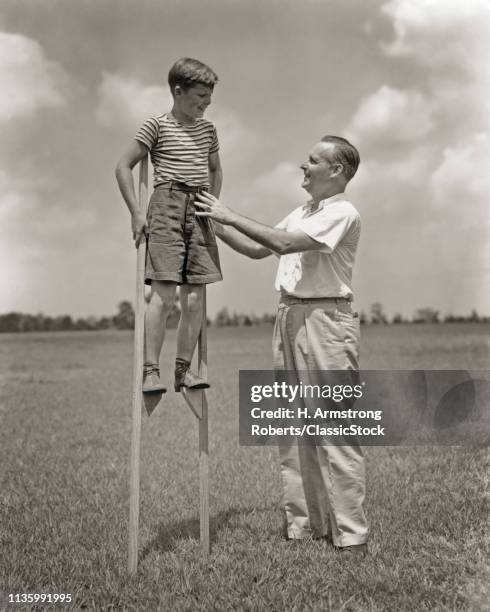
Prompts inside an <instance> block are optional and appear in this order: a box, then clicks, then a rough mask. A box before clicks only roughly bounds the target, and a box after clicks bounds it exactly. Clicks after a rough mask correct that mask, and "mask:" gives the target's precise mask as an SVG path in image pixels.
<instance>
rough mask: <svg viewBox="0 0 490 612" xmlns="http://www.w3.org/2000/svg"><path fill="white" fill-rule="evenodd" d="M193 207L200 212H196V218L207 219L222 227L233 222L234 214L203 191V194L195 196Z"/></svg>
mask: <svg viewBox="0 0 490 612" xmlns="http://www.w3.org/2000/svg"><path fill="white" fill-rule="evenodd" d="M194 205H195V206H198V207H199V208H200V209H201V210H199V211H196V215H197V216H198V217H209V218H211V219H213V220H214V221H217V222H218V223H222V224H223V225H230V224H231V223H232V222H233V218H234V215H235V213H234V212H233V211H232V210H231V208H228V207H227V206H225V205H224V204H222V203H221V202H220V201H219V200H218V199H217V198H215V197H214V196H213V195H211V194H210V193H208V192H207V191H205V192H204V193H198V194H196V199H195V200H194Z"/></svg>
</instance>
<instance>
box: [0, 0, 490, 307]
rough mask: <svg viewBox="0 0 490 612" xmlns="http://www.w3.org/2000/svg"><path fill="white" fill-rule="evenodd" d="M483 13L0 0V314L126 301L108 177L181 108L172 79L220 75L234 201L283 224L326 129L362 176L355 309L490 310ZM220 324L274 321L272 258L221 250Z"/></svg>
mask: <svg viewBox="0 0 490 612" xmlns="http://www.w3.org/2000/svg"><path fill="white" fill-rule="evenodd" d="M489 47H490V3H489V2H488V0H465V1H462V0H437V1H436V0H345V1H344V2H338V1H331V0H301V1H300V0H296V1H291V0H260V1H256V0H159V1H156V0H153V1H150V0H125V1H122V0H90V1H89V0H77V2H69V1H68V0H66V1H58V0H43V2H38V1H37V0H29V1H26V0H2V2H1V4H0V91H1V92H2V95H1V97H0V130H1V133H2V137H1V144H0V162H1V163H0V279H1V287H2V289H1V291H0V313H3V312H8V311H12V310H16V311H21V312H30V313H37V312H43V313H45V314H47V315H58V314H64V313H70V314H72V315H74V316H88V315H96V316H101V315H110V314H113V313H115V311H116V309H117V304H118V303H119V302H120V301H121V300H125V299H129V300H131V301H133V302H134V292H135V266H136V259H135V249H134V247H133V244H132V240H131V232H130V218H129V213H128V211H127V209H126V207H125V205H124V203H123V201H122V199H121V197H120V195H119V193H118V190H117V186H116V182H115V178H114V167H115V164H116V162H117V160H118V158H119V156H120V155H121V153H122V152H123V151H124V149H125V148H126V147H127V146H128V144H129V143H130V142H131V139H132V138H133V136H134V134H135V133H136V131H137V129H138V128H139V126H140V125H141V123H142V122H143V121H144V120H145V119H146V118H147V117H149V116H151V115H155V114H161V113H162V112H166V111H169V110H170V108H171V96H170V92H169V90H168V86H167V84H166V78H167V74H168V70H169V68H170V67H171V65H172V64H173V63H174V61H175V60H177V59H178V58H180V57H183V56H189V57H195V58H197V59H200V60H201V61H203V62H205V63H207V64H209V65H210V66H211V67H212V68H213V69H214V70H215V71H216V72H217V73H218V75H219V83H218V85H217V87H216V89H215V92H214V95H213V103H212V105H211V107H210V108H209V109H208V117H209V118H210V119H212V120H213V121H214V122H215V123H216V126H217V129H218V134H219V138H220V145H221V148H220V155H221V160H222V166H223V170H224V184H223V191H222V200H223V201H224V202H225V203H226V204H228V205H229V206H231V207H232V208H233V209H235V210H236V211H238V212H241V213H243V214H245V215H247V216H250V217H253V218H255V219H257V220H259V221H261V222H264V223H267V224H275V223H277V222H278V221H280V220H281V219H282V218H283V217H285V216H286V215H287V214H288V213H289V212H290V211H291V210H292V209H293V208H295V207H296V206H298V205H300V204H303V203H304V202H305V201H306V200H307V199H308V194H306V192H304V191H303V190H302V189H301V187H300V184H301V179H302V172H301V170H300V168H299V166H300V164H301V162H302V161H303V160H304V159H305V158H306V157H307V155H308V152H309V150H310V149H311V147H312V146H313V145H314V144H315V143H316V142H317V141H318V140H319V139H320V138H321V137H322V136H323V135H325V134H337V135H340V136H345V137H347V138H349V139H350V140H351V141H352V142H353V143H354V144H355V145H356V146H357V148H358V149H359V151H360V154H361V160H362V161H361V166H360V168H359V171H358V173H357V175H356V176H355V177H354V179H353V180H352V182H351V183H350V184H349V186H348V189H347V194H348V195H349V199H350V200H351V201H352V202H353V204H354V205H355V206H356V208H357V209H358V210H359V212H360V214H361V218H362V235H361V242H360V246H359V250H358V256H357V262H356V268H355V273H354V293H355V301H356V305H357V308H358V309H359V310H364V311H366V312H368V311H369V308H370V305H371V304H372V303H373V302H376V301H379V302H381V303H382V304H383V306H384V308H385V311H386V312H387V313H388V314H394V313H401V314H403V315H404V316H411V315H412V314H413V313H414V311H415V310H416V309H417V308H421V307H426V306H431V307H434V308H436V309H438V310H439V311H440V312H441V313H442V314H447V313H454V314H465V313H469V312H470V311H471V310H472V309H473V308H476V309H477V310H478V312H479V313H481V314H486V315H489V314H490V286H489V285H490V282H489V281H490V263H489V262H490V221H489V214H488V194H489V193H490V184H489V183H490V179H489V177H490V172H489V166H490V164H489V161H490V142H489V119H488V118H489V116H490V114H489V110H490V109H489V108H488V107H489V104H490V102H489V101H490V95H489V94H490V71H489V68H488V57H490V54H489V51H490V49H489ZM220 253H221V260H222V268H223V274H224V279H225V280H224V281H223V282H221V283H217V284H215V285H212V286H209V288H208V312H209V314H210V315H211V316H214V315H215V314H216V312H217V311H218V310H219V309H220V308H222V307H223V306H227V307H228V309H229V310H230V311H238V312H245V313H252V312H253V313H255V314H261V313H264V312H273V311H274V309H275V305H276V302H277V296H276V295H275V292H274V289H273V285H274V277H275V269H276V266H277V260H276V258H273V257H271V258H268V259H266V260H261V261H253V260H249V259H246V258H244V257H243V256H240V255H238V254H236V253H234V252H233V251H231V250H230V249H229V248H228V247H226V246H224V245H222V246H221V249H220Z"/></svg>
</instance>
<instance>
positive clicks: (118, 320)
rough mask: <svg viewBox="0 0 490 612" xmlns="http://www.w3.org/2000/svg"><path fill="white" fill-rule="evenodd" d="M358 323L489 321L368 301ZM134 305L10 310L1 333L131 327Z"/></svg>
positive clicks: (245, 322) (258, 320) (266, 320)
mask: <svg viewBox="0 0 490 612" xmlns="http://www.w3.org/2000/svg"><path fill="white" fill-rule="evenodd" d="M179 318H180V310H179V307H178V302H177V301H176V302H175V304H174V306H173V308H172V311H171V313H170V315H169V318H168V327H169V328H175V327H177V325H178V323H179ZM274 320H275V315H274V314H272V313H271V314H269V313H267V314H263V315H259V316H257V315H254V314H243V313H236V312H233V313H230V311H229V310H228V308H226V307H223V308H222V309H221V310H220V311H219V312H218V313H217V314H216V316H215V317H214V319H209V318H208V325H213V326H216V327H240V326H252V325H263V324H269V325H272V324H273V323H274ZM359 320H360V322H361V324H363V325H364V324H373V325H390V324H391V325H400V324H409V323H488V322H490V317H486V316H481V315H479V314H478V313H477V311H476V310H472V311H471V313H470V314H469V315H466V316H461V315H451V314H448V315H445V316H441V314H440V313H439V311H437V310H435V309H433V308H429V307H425V308H419V309H417V310H416V311H415V312H414V314H413V316H412V317H411V318H405V317H403V316H402V315H401V314H395V315H393V316H392V317H391V318H390V317H388V316H387V315H386V314H385V312H384V309H383V306H382V304H381V303H380V302H375V303H374V304H372V305H371V307H370V309H369V313H367V314H366V313H365V312H360V313H359ZM133 328H134V308H133V305H132V304H131V302H129V301H127V300H124V301H122V302H120V303H119V304H118V307H117V312H116V314H114V315H113V316H103V317H93V316H90V317H78V318H73V317H72V316H71V315H60V316H57V317H50V316H46V315H44V314H42V313H39V314H36V315H32V314H24V313H21V312H9V313H6V314H2V315H0V333H9V332H10V333H12V332H34V331H95V330H101V329H121V330H123V329H133Z"/></svg>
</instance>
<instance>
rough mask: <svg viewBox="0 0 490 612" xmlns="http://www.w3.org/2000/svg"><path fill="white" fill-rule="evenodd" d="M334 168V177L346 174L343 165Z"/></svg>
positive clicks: (337, 164) (334, 165)
mask: <svg viewBox="0 0 490 612" xmlns="http://www.w3.org/2000/svg"><path fill="white" fill-rule="evenodd" d="M333 168H334V171H333V174H332V176H340V175H341V174H342V173H343V172H344V166H343V164H340V163H336V164H333Z"/></svg>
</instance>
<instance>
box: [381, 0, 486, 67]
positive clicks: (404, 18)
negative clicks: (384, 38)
mask: <svg viewBox="0 0 490 612" xmlns="http://www.w3.org/2000/svg"><path fill="white" fill-rule="evenodd" d="M381 10H382V12H383V13H385V14H386V15H388V16H389V17H390V18H391V20H392V22H393V26H394V29H395V38H394V39H393V41H392V42H391V43H389V44H384V45H383V48H384V49H385V51H386V52H387V53H388V54H391V55H394V56H403V55H405V56H412V57H416V58H418V60H419V61H421V62H423V63H424V64H430V65H431V66H433V67H434V66H438V67H441V66H453V67H454V65H455V62H456V63H459V65H460V66H463V67H466V68H467V69H470V70H472V69H473V68H476V67H477V65H480V66H482V65H483V63H484V62H486V58H487V57H488V56H487V55H480V52H481V51H483V50H484V49H487V50H488V48H489V42H488V34H489V31H490V5H489V3H488V1H487V0H471V1H469V2H464V1H462V0H444V2H440V1H439V0H390V1H389V2H387V3H385V4H384V5H383V6H382V8H381ZM463 40H464V43H463ZM475 52H476V53H477V55H476V56H475Z"/></svg>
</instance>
